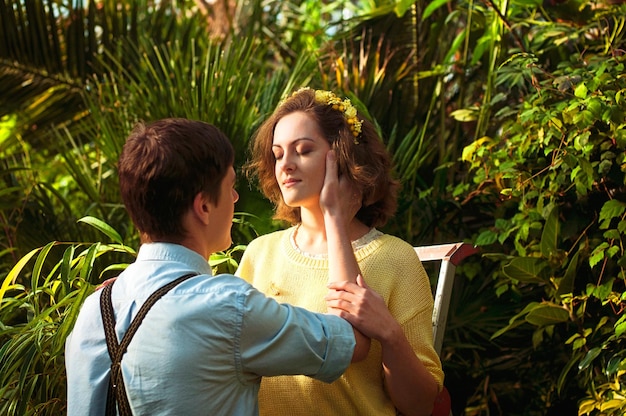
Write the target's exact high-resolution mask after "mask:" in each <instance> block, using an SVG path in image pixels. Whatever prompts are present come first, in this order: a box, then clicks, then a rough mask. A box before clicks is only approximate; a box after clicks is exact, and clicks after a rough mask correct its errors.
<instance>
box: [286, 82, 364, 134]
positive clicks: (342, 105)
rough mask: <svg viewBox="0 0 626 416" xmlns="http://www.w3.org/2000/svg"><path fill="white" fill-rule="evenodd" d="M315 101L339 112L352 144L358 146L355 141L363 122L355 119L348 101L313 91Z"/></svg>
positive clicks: (355, 116) (325, 92)
mask: <svg viewBox="0 0 626 416" xmlns="http://www.w3.org/2000/svg"><path fill="white" fill-rule="evenodd" d="M307 89H308V88H307ZM298 91H300V90H298ZM296 93H297V92H296ZM315 101H316V102H318V103H320V104H326V105H330V106H331V107H332V108H333V110H337V111H341V112H342V113H343V115H344V117H345V118H346V121H347V122H348V125H349V126H350V130H351V131H352V135H353V136H354V144H359V141H358V140H357V139H358V137H359V135H360V134H361V125H362V124H363V121H362V120H359V119H358V118H357V112H356V108H354V106H353V105H352V102H350V100H349V99H347V98H346V99H345V100H343V101H342V100H341V98H339V97H337V96H336V95H335V94H334V93H333V92H332V91H323V90H315Z"/></svg>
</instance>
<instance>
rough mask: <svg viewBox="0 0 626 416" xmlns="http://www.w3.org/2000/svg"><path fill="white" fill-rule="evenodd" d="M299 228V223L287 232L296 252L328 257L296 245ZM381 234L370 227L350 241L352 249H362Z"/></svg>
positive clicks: (309, 255)
mask: <svg viewBox="0 0 626 416" xmlns="http://www.w3.org/2000/svg"><path fill="white" fill-rule="evenodd" d="M299 228H300V224H298V225H296V226H295V227H293V228H292V230H291V232H290V233H289V242H290V243H291V247H292V248H293V249H294V250H295V251H296V252H297V253H298V254H300V255H302V256H304V257H307V258H310V259H318V260H326V259H328V254H324V253H319V254H318V253H309V252H306V251H304V250H302V249H300V247H298V244H297V243H296V234H297V232H298V229H299ZM381 235H383V233H382V232H380V231H379V230H377V229H376V228H374V227H372V228H370V230H369V231H368V232H366V233H365V234H364V235H363V236H362V237H360V238H357V239H356V240H354V241H352V249H353V250H354V251H355V253H356V252H357V251H359V250H360V249H362V248H363V247H365V246H366V245H368V244H369V243H371V242H372V241H374V240H376V239H377V238H378V237H380V236H381Z"/></svg>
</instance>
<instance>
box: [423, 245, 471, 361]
mask: <svg viewBox="0 0 626 416" xmlns="http://www.w3.org/2000/svg"><path fill="white" fill-rule="evenodd" d="M414 248H415V252H416V253H417V256H418V257H419V258H420V260H421V261H422V263H424V262H427V261H441V265H440V267H439V277H438V279H437V287H436V289H435V295H434V299H435V305H434V308H433V318H432V320H433V343H434V346H435V351H437V354H439V355H441V348H442V346H443V337H444V333H445V331H446V321H447V319H448V310H449V309H450V296H451V295H452V286H453V284H454V273H455V271H456V266H458V265H459V263H461V261H462V260H463V259H465V258H466V257H467V256H470V255H472V254H474V253H476V252H477V251H478V249H477V248H476V247H474V246H472V245H471V244H468V243H450V244H438V245H431V246H421V247H414Z"/></svg>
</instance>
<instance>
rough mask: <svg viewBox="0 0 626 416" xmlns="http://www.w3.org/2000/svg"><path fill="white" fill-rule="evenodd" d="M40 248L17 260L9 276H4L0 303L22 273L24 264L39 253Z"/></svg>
mask: <svg viewBox="0 0 626 416" xmlns="http://www.w3.org/2000/svg"><path fill="white" fill-rule="evenodd" d="M39 250H41V248H36V249H33V250H31V251H30V252H29V253H28V254H26V255H25V256H24V257H22V258H21V259H20V260H19V261H18V262H17V264H16V265H15V266H13V268H12V269H11V270H10V271H9V274H7V276H6V277H5V278H4V281H3V282H2V286H1V287H0V304H1V303H2V299H3V298H4V294H5V292H6V291H7V290H8V289H9V287H11V286H12V285H13V284H15V280H16V279H17V276H18V275H19V274H20V272H21V271H22V269H23V268H24V266H25V265H26V264H27V263H28V262H29V261H30V259H31V258H33V256H34V255H35V254H37V252H38V251H39Z"/></svg>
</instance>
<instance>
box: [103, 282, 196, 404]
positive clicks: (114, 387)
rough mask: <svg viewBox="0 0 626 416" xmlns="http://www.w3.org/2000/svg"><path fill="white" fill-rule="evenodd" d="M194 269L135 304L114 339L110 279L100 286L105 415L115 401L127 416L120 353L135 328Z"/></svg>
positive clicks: (124, 348) (123, 351)
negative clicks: (107, 370) (106, 359)
mask: <svg viewBox="0 0 626 416" xmlns="http://www.w3.org/2000/svg"><path fill="white" fill-rule="evenodd" d="M197 275H198V274H197V273H189V274H186V275H184V276H181V277H179V278H178V279H176V280H173V281H171V282H169V283H168V284H166V285H164V286H163V287H161V288H159V289H157V290H156V291H155V292H154V293H153V294H152V295H150V297H148V299H146V301H145V302H144V304H143V305H142V306H141V308H139V311H138V312H137V316H135V319H133V321H132V322H131V323H130V325H129V326H128V329H127V330H126V333H125V334H124V337H123V338H122V342H120V343H118V342H117V335H116V334H115V315H114V313H113V303H112V302H111V290H112V288H113V283H115V282H113V283H110V284H108V285H106V286H105V287H104V289H102V294H101V296H100V310H101V311H102V312H101V313H102V323H103V325H104V335H105V337H106V343H107V349H108V351H109V356H110V357H111V374H110V378H109V388H108V392H107V404H106V406H107V407H106V415H107V416H115V414H116V413H115V408H116V402H117V408H118V409H117V410H118V411H119V415H120V416H131V415H132V412H131V410H130V403H129V401H128V397H127V396H126V390H125V387H124V378H123V377H122V356H123V355H124V353H125V352H126V349H127V348H128V344H130V341H131V340H132V338H133V336H134V335H135V332H137V328H139V325H141V321H143V318H144V317H145V316H146V314H147V313H148V311H149V310H150V308H151V307H152V305H154V304H155V303H156V301H158V300H159V299H161V297H163V295H165V294H166V293H167V292H169V291H170V290H171V289H172V288H174V287H175V286H176V285H178V284H179V283H182V282H183V281H185V280H187V279H189V278H190V277H194V276H197Z"/></svg>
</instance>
